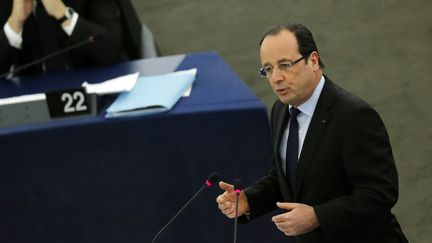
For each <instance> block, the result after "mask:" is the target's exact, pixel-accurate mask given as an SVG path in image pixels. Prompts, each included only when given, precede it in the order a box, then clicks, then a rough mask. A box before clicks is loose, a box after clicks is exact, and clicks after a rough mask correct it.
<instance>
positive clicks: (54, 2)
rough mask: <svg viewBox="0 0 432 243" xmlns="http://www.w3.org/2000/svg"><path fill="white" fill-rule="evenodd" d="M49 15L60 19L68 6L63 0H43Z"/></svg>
mask: <svg viewBox="0 0 432 243" xmlns="http://www.w3.org/2000/svg"><path fill="white" fill-rule="evenodd" d="M41 2H42V4H43V6H44V8H45V10H46V11H47V13H48V14H49V15H50V16H52V17H54V18H55V19H60V18H61V17H63V15H64V14H65V12H66V5H65V4H64V3H63V1H62V0H41Z"/></svg>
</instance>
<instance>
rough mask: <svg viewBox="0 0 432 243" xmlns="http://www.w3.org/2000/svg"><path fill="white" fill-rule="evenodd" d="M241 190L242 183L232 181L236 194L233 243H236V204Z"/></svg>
mask: <svg viewBox="0 0 432 243" xmlns="http://www.w3.org/2000/svg"><path fill="white" fill-rule="evenodd" d="M242 189H243V183H242V181H241V180H240V179H236V180H235V181H234V192H235V194H236V206H235V219H234V243H237V224H238V204H239V200H238V199H239V196H240V193H241V190H242Z"/></svg>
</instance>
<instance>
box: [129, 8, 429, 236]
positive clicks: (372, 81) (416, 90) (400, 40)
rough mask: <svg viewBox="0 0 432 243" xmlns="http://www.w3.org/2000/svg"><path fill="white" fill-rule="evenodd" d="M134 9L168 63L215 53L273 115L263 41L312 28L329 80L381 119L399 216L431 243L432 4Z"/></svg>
mask: <svg viewBox="0 0 432 243" xmlns="http://www.w3.org/2000/svg"><path fill="white" fill-rule="evenodd" d="M133 3H134V5H135V7H136V9H137V12H138V13H139V15H140V18H141V20H142V21H143V22H145V23H146V24H147V25H148V26H149V27H150V28H151V29H152V30H153V32H154V34H155V37H156V39H157V42H158V45H159V47H160V50H161V52H162V54H163V55H172V54H179V53H188V52H197V51H209V50H211V51H216V52H218V53H219V54H220V55H221V56H222V57H223V58H224V59H225V60H226V61H227V62H228V63H229V65H231V67H232V68H233V69H234V70H235V71H236V72H237V73H238V74H239V75H240V76H241V77H242V78H243V80H245V82H246V83H247V84H248V85H249V87H251V88H252V89H253V90H254V91H255V93H256V94H257V95H258V96H259V97H260V98H261V99H262V101H263V102H264V103H265V104H266V105H267V107H270V106H271V104H272V103H273V101H274V99H275V96H274V95H273V93H272V91H271V89H270V87H269V86H268V85H267V83H266V82H267V81H266V80H263V79H261V78H260V77H259V76H258V75H257V70H258V68H259V67H260V62H259V55H258V41H259V39H260V36H261V34H262V33H263V32H264V31H265V30H266V29H267V28H269V27H270V26H273V25H275V24H278V23H282V22H299V23H302V24H304V25H306V26H307V27H308V28H310V29H311V31H312V32H313V33H314V36H315V40H316V42H317V45H318V48H319V50H320V54H321V57H322V59H323V61H324V63H325V65H326V67H327V68H326V70H325V73H326V74H327V75H328V76H329V77H330V78H331V79H332V80H333V81H334V82H336V83H338V84H339V85H341V86H342V87H344V88H345V89H347V90H349V91H351V92H353V93H355V94H357V95H358V96H360V97H362V98H363V99H364V100H366V101H367V102H369V103H370V104H371V105H372V106H374V107H375V108H376V109H377V110H378V112H379V113H380V114H381V116H382V118H383V120H384V122H385V124H386V126H387V129H388V132H389V134H390V138H391V142H392V145H393V153H394V156H395V159H396V163H397V167H398V170H399V179H400V181H399V184H400V197H399V202H398V204H397V205H396V207H395V208H394V213H395V214H396V216H397V217H398V219H399V221H400V223H401V225H402V227H403V230H404V232H405V234H406V235H407V237H408V239H409V240H410V241H411V242H425V243H426V242H430V237H431V235H432V234H431V229H432V209H431V208H432V193H431V192H432V189H431V188H432V143H431V142H432V112H431V108H430V106H431V104H432V102H431V98H430V95H429V94H428V90H429V89H430V88H431V87H432V84H431V78H430V70H431V68H432V62H431V56H432V47H431V44H432V16H431V15H432V2H431V1H430V0H415V1H403V0H382V1H354V0H346V1H342V0H323V1H318V0H311V1H299V0H291V1H287V0H268V1H267V0H266V1H264V0H260V1H257V0H231V1H229V0H212V1H203V0H188V1H186V0H176V1H173V0H158V1H143V0H133ZM263 173H264V171H263ZM229 222H230V221H227V223H229Z"/></svg>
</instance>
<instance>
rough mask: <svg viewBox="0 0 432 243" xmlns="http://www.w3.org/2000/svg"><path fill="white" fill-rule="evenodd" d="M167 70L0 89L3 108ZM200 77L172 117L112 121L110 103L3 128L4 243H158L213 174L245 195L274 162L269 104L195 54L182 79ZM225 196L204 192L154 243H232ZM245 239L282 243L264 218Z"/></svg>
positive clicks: (56, 76) (39, 79)
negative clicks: (21, 97)
mask: <svg viewBox="0 0 432 243" xmlns="http://www.w3.org/2000/svg"><path fill="white" fill-rule="evenodd" d="M161 60H163V58H162V59H160V58H159V59H150V60H139V61H132V62H127V63H123V64H118V65H113V66H110V67H104V68H97V69H87V70H79V71H71V72H66V73H65V72H63V73H62V72H59V73H53V74H49V75H39V76H33V77H26V78H22V79H20V80H19V82H18V83H19V84H20V85H21V86H20V87H19V88H16V87H15V88H14V87H13V86H12V85H11V84H9V83H2V84H0V92H1V94H0V97H5V96H10V95H11V94H12V95H16V94H20V93H22V92H25V93H32V92H41V89H42V88H44V89H47V88H50V89H51V88H68V87H75V86H77V85H79V84H81V83H82V81H84V80H87V81H90V82H100V81H102V80H104V79H108V78H113V77H115V76H119V75H122V74H126V73H130V72H133V71H138V70H141V71H142V70H144V69H146V68H148V66H149V65H150V63H153V64H155V63H156V64H158V65H163V61H162V62H161ZM150 66H151V65H150ZM156 66H157V65H156ZM193 67H196V68H198V73H197V77H196V80H195V83H194V86H193V90H192V94H191V96H190V97H189V98H182V99H181V100H180V101H179V102H178V103H177V104H176V106H175V107H174V108H173V109H172V110H171V111H169V112H166V113H160V114H155V115H150V116H138V117H129V118H115V119H105V118H104V109H105V108H106V105H107V104H105V106H103V109H102V110H101V111H100V112H99V114H98V115H97V116H96V117H85V118H79V119H78V118H76V119H67V120H57V121H52V122H48V123H44V124H32V125H28V126H20V127H12V128H4V129H0V241H1V242H151V239H152V238H153V236H154V235H155V234H156V232H157V231H158V229H159V228H160V227H161V226H162V225H164V224H165V223H166V222H167V221H168V219H169V218H170V217H171V216H172V215H174V213H175V212H176V211H177V210H178V209H179V208H180V207H181V205H183V204H184V203H185V202H186V201H187V200H188V198H189V197H191V196H192V195H193V194H194V193H195V191H196V190H198V189H199V188H200V187H201V186H202V185H203V184H202V183H203V181H204V179H205V178H206V177H207V175H208V174H209V173H210V172H212V171H219V172H220V173H221V174H222V175H223V176H224V177H225V178H226V179H227V180H228V181H232V180H234V179H235V178H242V179H243V181H244V182H245V184H249V183H251V182H253V181H255V180H256V179H258V178H260V177H261V176H262V175H263V174H264V173H265V171H267V169H268V168H269V167H270V162H269V161H270V157H271V145H270V138H269V126H268V120H267V112H266V109H265V107H264V105H263V104H262V103H261V102H260V101H259V100H258V99H257V97H256V96H255V95H254V94H253V93H252V92H251V91H250V90H249V89H248V87H247V86H246V85H245V84H244V83H243V82H242V81H241V80H240V79H239V77H238V76H237V75H236V74H235V73H234V72H233V71H232V70H231V69H230V68H229V67H228V66H227V65H226V64H225V62H224V61H223V60H222V59H221V58H220V57H219V56H218V55H217V54H215V53H195V54H188V55H186V56H185V57H184V58H183V57H182V58H181V61H180V62H179V63H178V65H176V67H175V69H177V70H183V69H189V68H193ZM23 90H24V91H23ZM219 193H220V190H219V189H218V188H216V187H214V188H209V190H208V191H207V192H206V193H204V194H203V195H202V196H201V197H199V198H198V199H197V201H195V202H194V203H193V204H192V205H191V206H190V208H188V209H187V210H186V211H185V212H184V214H183V215H182V216H181V217H180V218H179V219H178V221H177V222H176V223H175V224H174V225H172V226H171V227H170V228H169V229H168V230H167V231H166V232H165V234H164V235H163V236H162V237H161V238H160V240H159V241H160V242H185V243H186V242H188V243H190V242H206V243H209V242H210V243H211V242H215V243H216V242H218V243H220V242H230V241H231V240H232V228H233V221H232V220H228V219H226V218H225V217H224V216H222V215H221V214H220V213H219V211H218V209H217V206H216V203H215V198H216V196H217V195H218V194H219ZM240 239H241V242H257V243H258V242H286V241H283V240H282V239H283V236H282V234H281V233H279V232H278V231H277V229H276V228H275V227H274V225H273V224H272V223H271V221H270V219H269V216H267V217H263V218H262V219H258V220H256V222H252V223H250V224H248V225H245V226H241V227H240V229H239V240H240Z"/></svg>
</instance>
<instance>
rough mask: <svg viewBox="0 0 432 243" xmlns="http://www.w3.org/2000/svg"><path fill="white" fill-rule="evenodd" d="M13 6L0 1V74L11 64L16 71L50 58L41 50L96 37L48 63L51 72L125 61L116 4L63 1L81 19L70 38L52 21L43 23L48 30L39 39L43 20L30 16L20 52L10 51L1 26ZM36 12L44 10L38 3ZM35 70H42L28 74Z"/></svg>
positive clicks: (97, 0)
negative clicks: (24, 65) (28, 64)
mask: <svg viewBox="0 0 432 243" xmlns="http://www.w3.org/2000/svg"><path fill="white" fill-rule="evenodd" d="M12 2H13V1H12V0H7V1H0V26H1V30H0V73H3V72H5V71H8V70H9V68H10V66H11V65H12V64H14V65H15V66H16V67H18V66H21V65H23V64H26V63H29V62H31V61H33V60H35V59H37V58H40V57H43V56H45V55H47V54H49V53H44V46H45V47H46V46H48V47H52V46H53V45H54V46H56V48H54V50H55V49H62V48H64V47H66V46H69V45H72V44H75V43H78V42H81V41H83V40H85V39H88V38H89V36H91V35H95V34H96V33H97V34H98V35H97V37H96V38H95V41H94V43H93V44H88V45H85V46H82V47H80V48H77V49H75V50H73V51H71V52H69V53H67V54H64V55H61V56H59V57H58V59H57V58H54V59H52V60H50V61H51V64H53V65H52V66H53V68H52V69H57V68H61V69H68V68H76V67H83V66H91V65H98V64H110V63H115V62H118V61H121V60H123V59H124V58H125V55H124V51H123V44H122V42H123V41H122V34H123V33H122V31H123V30H122V21H121V12H120V10H119V7H118V4H117V1H116V0H91V1H90V0H64V3H65V5H66V6H69V7H72V8H73V9H74V10H75V11H76V12H77V13H78V14H79V16H80V17H79V19H78V22H77V24H76V26H75V29H74V31H73V33H72V35H71V36H70V37H69V36H67V34H66V33H65V32H64V31H63V29H62V28H61V26H60V24H58V23H57V22H56V21H55V20H54V18H51V19H49V20H48V21H47V20H46V19H45V22H43V25H44V26H46V25H49V26H50V28H49V34H47V35H43V37H39V35H40V34H41V33H40V28H41V27H40V26H41V24H40V22H41V21H42V20H41V19H42V18H40V17H39V18H38V15H40V13H39V12H38V14H37V15H36V16H33V14H31V15H30V16H29V18H28V19H27V21H26V22H25V24H24V29H23V44H22V50H18V49H16V48H13V47H11V46H10V45H9V42H8V40H7V38H6V36H5V33H4V31H3V26H4V24H5V23H6V21H7V19H8V17H9V16H10V14H11V12H12ZM38 8H43V6H42V3H38ZM51 49H53V48H51ZM45 50H46V48H45ZM59 63H60V64H59ZM56 65H57V66H56ZM59 65H60V67H59ZM48 68H50V67H48ZM38 70H39V71H40V70H41V66H40V65H39V66H36V67H35V68H33V70H28V71H30V72H37V71H38Z"/></svg>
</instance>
